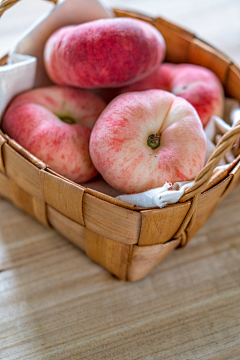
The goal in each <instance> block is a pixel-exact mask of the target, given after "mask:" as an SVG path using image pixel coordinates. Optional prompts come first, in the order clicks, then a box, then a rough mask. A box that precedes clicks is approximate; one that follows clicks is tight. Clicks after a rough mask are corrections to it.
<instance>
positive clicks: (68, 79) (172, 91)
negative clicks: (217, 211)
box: [2, 18, 223, 194]
mask: <svg viewBox="0 0 240 360" xmlns="http://www.w3.org/2000/svg"><path fill="white" fill-rule="evenodd" d="M165 51H166V44H165V41H164V38H163V36H162V35H161V33H160V32H159V31H158V30H157V29H156V28H154V27H153V26H152V25H150V24H148V23H145V22H143V21H140V20H136V19H131V18H113V19H100V20H95V21H91V22H88V23H84V24H81V25H78V26H67V27H64V28H61V29H59V30H58V31H56V32H55V33H53V34H52V35H51V37H50V38H49V39H48V41H47V42H46V44H45V49H44V54H43V56H44V63H45V69H46V72H47V74H48V76H49V78H50V79H51V80H52V81H53V82H54V83H55V84H56V85H53V86H50V87H44V88H38V89H33V90H30V91H28V92H25V93H23V94H20V95H18V96H17V97H16V98H15V99H13V101H12V102H11V103H10V104H9V106H8V108H7V110H6V112H5V115H4V117H3V122H2V129H3V131H4V132H5V133H7V134H8V135H9V136H10V137H12V138H13V139H15V140H16V141H17V142H18V143H19V144H20V145H22V146H23V147H24V148H25V149H27V150H28V151H30V152H31V153H32V154H33V155H35V156H36V157H38V158H39V159H41V160H42V161H44V162H45V163H46V164H48V165H49V166H50V167H51V168H52V169H53V170H55V171H56V172H58V173H59V174H61V175H63V176H65V177H67V178H68V179H70V180H72V181H74V182H77V183H84V182H87V181H89V180H91V179H92V178H94V177H95V176H96V175H97V174H98V173H100V174H101V175H102V177H103V178H104V179H105V181H106V182H107V183H108V184H110V185H111V186H112V187H114V188H115V189H117V190H119V191H121V192H122V193H125V194H129V193H139V192H142V191H146V190H149V189H152V188H156V187H160V186H162V185H163V184H164V183H165V182H172V183H175V182H177V181H187V180H193V179H194V178H195V177H196V175H197V174H198V173H199V171H200V170H201V168H202V167H203V165H204V159H205V152H206V138H205V132H204V127H205V126H206V124H207V123H208V121H209V119H210V118H211V116H212V115H213V114H215V115H218V116H222V111H223V89H222V86H221V84H220V82H219V80H218V78H217V77H216V76H215V75H214V74H213V73H212V72H211V71H209V70H208V69H206V68H203V67H200V66H196V65H191V64H180V65H175V64H169V63H164V62H163V61H164V58H165ZM109 95H110V100H109ZM107 98H108V101H107V100H106V99H107Z"/></svg>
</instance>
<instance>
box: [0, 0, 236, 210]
mask: <svg viewBox="0 0 240 360" xmlns="http://www.w3.org/2000/svg"><path fill="white" fill-rule="evenodd" d="M111 16H113V13H112V11H111V10H110V9H108V8H106V7H104V6H103V5H102V4H101V2H99V1H97V0H88V1H86V0H62V1H60V2H58V5H57V6H56V7H55V8H54V9H53V10H51V11H50V12H49V13H48V14H47V15H44V16H43V17H42V18H40V19H39V20H37V22H35V23H34V24H33V25H32V26H31V27H30V28H29V29H28V30H27V31H26V32H25V33H24V34H22V35H21V37H20V38H19V40H18V41H17V42H16V43H15V44H14V46H13V47H12V49H11V50H10V52H9V57H8V64H7V65H4V66H0V124H1V118H2V115H3V112H4V110H5V109H6V106H7V104H8V103H9V102H10V101H11V100H12V98H13V97H14V96H15V95H17V94H19V93H21V92H23V91H26V90H29V89H31V88H34V87H42V86H47V85H50V84H51V81H50V80H49V78H48V77H47V75H46V72H45V69H44V66H43V61H42V53H43V48H44V44H45V42H46V40H47V38H48V37H49V36H50V35H51V34H52V33H53V32H54V31H55V30H57V29H59V28H60V27H62V26H66V25H76V24H80V23H83V22H86V21H91V20H96V19H99V18H107V17H111ZM224 118H225V120H226V122H225V121H224V120H222V119H221V118H219V117H217V116H213V117H212V118H211V120H210V122H209V123H208V125H207V127H206V129H205V132H206V135H207V152H206V159H205V162H206V161H207V159H208V158H209V157H210V155H211V154H212V152H213V151H214V149H215V147H216V143H217V141H218V140H219V137H221V136H222V135H223V134H225V132H227V131H228V130H229V129H230V128H231V126H232V125H235V124H236V123H237V122H239V121H240V104H239V103H238V101H236V100H233V99H226V102H225V114H224ZM239 145H240V144H239V139H238V140H237V141H236V143H235V146H234V148H233V150H232V151H231V152H229V153H228V154H226V156H225V158H224V159H222V160H221V162H220V163H219V166H218V167H217V168H216V169H215V170H218V169H220V168H226V167H228V163H230V162H231V161H232V160H231V159H234V158H235V156H236V154H237V153H238V152H239ZM192 184H193V181H189V182H177V183H175V184H173V185H172V184H170V183H165V184H164V185H163V186H162V187H160V188H156V189H152V190H149V191H146V192H143V193H139V194H132V195H119V196H117V195H118V194H119V191H117V190H116V189H113V188H112V187H111V186H110V185H109V184H107V183H106V182H105V181H104V180H103V179H102V178H100V179H98V178H96V179H93V180H92V181H90V182H89V183H86V184H82V185H83V186H86V187H89V188H92V189H96V190H97V191H101V192H103V193H106V194H109V195H111V196H116V198H118V199H121V200H124V201H127V202H130V203H133V204H135V205H136V206H141V207H149V208H151V207H160V208H162V207H164V206H166V205H170V204H174V203H177V202H178V200H179V199H180V198H181V196H182V195H183V193H184V191H185V189H186V188H187V187H190V186H191V185H192Z"/></svg>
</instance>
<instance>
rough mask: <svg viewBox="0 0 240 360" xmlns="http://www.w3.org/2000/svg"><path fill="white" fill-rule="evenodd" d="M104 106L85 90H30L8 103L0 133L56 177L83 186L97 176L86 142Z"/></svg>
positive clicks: (65, 88)
mask: <svg viewBox="0 0 240 360" xmlns="http://www.w3.org/2000/svg"><path fill="white" fill-rule="evenodd" d="M105 106H106V104H105V102H104V101H103V100H102V99H100V98H99V97H98V96H97V95H95V94H93V93H91V92H89V91H87V90H81V89H74V88H68V87H60V86H51V87H47V88H39V89H34V90H30V91H28V92H26V93H23V94H21V95H19V96H18V97H16V98H15V99H14V100H13V101H12V102H11V103H10V105H9V107H8V109H7V111H6V113H5V115H4V117H3V122H2V129H3V131H4V132H5V133H6V134H8V135H9V136H10V137H11V138H13V139H14V140H16V141H17V142H18V143H19V144H20V145H21V146H23V147H24V148H25V149H27V150H28V151H30V152H31V153H32V154H33V155H35V156H36V157H38V158H39V159H41V160H42V161H43V162H45V163H46V164H48V165H49V166H50V167H51V168H52V169H53V170H54V171H56V172H57V173H59V174H60V175H63V176H65V177H66V178H68V179H70V180H72V181H75V182H77V183H80V182H85V181H88V180H90V179H91V178H93V177H94V176H96V175H97V170H96V169H95V168H94V166H93V164H92V161H91V158H90V155H89V138H90V133H91V129H92V127H93V125H94V123H95V122H96V120H97V118H98V117H99V115H100V114H101V112H102V111H103V109H104V108H105Z"/></svg>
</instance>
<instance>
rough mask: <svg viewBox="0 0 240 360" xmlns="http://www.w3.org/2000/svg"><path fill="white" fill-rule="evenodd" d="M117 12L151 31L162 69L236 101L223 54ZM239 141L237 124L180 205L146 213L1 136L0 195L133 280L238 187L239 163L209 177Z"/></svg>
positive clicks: (174, 29)
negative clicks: (183, 73) (161, 43)
mask: <svg viewBox="0 0 240 360" xmlns="http://www.w3.org/2000/svg"><path fill="white" fill-rule="evenodd" d="M114 11H115V14H116V16H121V17H132V18H137V19H141V20H143V21H146V22H148V23H150V24H152V25H153V26H155V27H156V28H157V29H158V30H159V31H160V32H161V33H162V35H163V37H164V39H165V41H166V45H167V53H166V59H165V61H166V62H172V63H192V64H196V65H201V66H204V67H206V68H208V69H210V70H212V71H213V72H214V73H215V74H216V75H217V76H218V77H219V79H220V80H221V82H222V84H223V86H224V90H225V94H226V96H228V97H232V98H235V99H237V100H238V101H240V69H239V68H238V67H237V66H236V65H235V64H234V63H233V62H232V61H231V60H229V59H228V58H227V57H226V56H225V55H223V54H222V53H220V52H219V51H217V50H216V49H214V48H213V47H211V46H210V45H208V44H206V43H205V42H203V41H202V40H200V39H199V38H197V37H196V36H195V35H194V34H192V33H190V32H188V31H186V30H184V29H182V28H180V27H178V26H176V25H173V24H172V23H170V22H167V21H166V20H164V19H162V18H156V19H153V18H150V17H147V16H144V15H141V14H138V13H134V12H129V11H124V10H114ZM3 64H4V61H3V62H2V65H3ZM239 136H240V125H236V126H235V127H233V128H232V129H231V130H230V131H229V132H228V133H226V134H225V135H224V136H223V137H222V139H221V140H220V142H219V143H218V145H217V147H216V150H215V151H214V153H213V154H212V156H211V158H210V159H209V161H208V163H207V164H206V165H205V167H204V168H203V170H202V171H201V172H200V173H199V174H198V176H197V178H196V179H195V182H194V185H193V186H191V188H189V189H188V190H187V191H186V192H185V194H184V195H183V197H182V198H181V199H180V201H179V202H178V203H177V204H174V205H168V206H166V207H165V208H162V209H146V208H138V207H136V206H135V205H133V204H130V203H127V202H124V201H121V200H118V199H115V198H114V197H111V196H109V195H106V194H104V193H101V192H98V191H95V190H93V189H90V188H85V187H83V186H80V185H78V184H76V183H74V182H71V181H69V180H68V179H66V178H64V177H62V176H60V175H59V174H57V173H55V172H54V171H52V170H51V169H50V168H49V167H47V165H46V164H44V163H43V162H42V161H40V160H39V159H37V158H36V157H34V156H33V155H31V154H30V153H29V152H27V151H26V150H25V149H23V148H22V147H21V146H20V145H19V144H18V143H16V142H15V141H14V140H12V139H10V138H9V137H8V136H7V135H5V134H4V133H2V132H0V194H1V195H2V196H4V197H6V198H7V199H9V200H11V201H12V202H13V203H14V204H15V205H16V206H18V207H19V208H21V209H22V210H24V211H25V212H27V213H28V214H30V215H32V216H34V217H35V218H36V219H37V220H39V221H40V222H41V223H42V224H44V225H45V226H47V227H52V228H54V229H56V230H57V231H58V232H59V233H61V234H62V235H63V236H65V237H66V238H67V239H68V240H70V241H71V242H73V243H74V244H75V245H76V246H78V247H79V248H81V249H82V250H83V251H85V252H86V254H87V256H89V258H91V259H93V260H94V261H95V262H97V263H98V264H100V265H101V266H103V267H104V268H106V269H108V270H109V271H110V272H111V273H112V274H114V275H116V276H117V277H119V278H120V279H123V280H129V281H136V280H139V279H141V278H143V277H145V276H146V275H147V274H148V273H149V272H150V271H151V269H153V267H155V265H157V264H158V263H159V262H160V261H161V260H162V259H163V258H164V257H165V256H166V255H167V254H168V253H169V252H170V251H172V250H173V249H175V248H179V247H182V246H184V245H186V244H187V242H188V241H189V240H190V239H191V238H192V237H193V236H194V234H195V233H196V232H197V231H198V229H199V228H200V227H201V226H202V225H203V224H204V223H205V221H206V220H207V219H208V218H209V217H210V216H211V214H212V213H213V211H214V210H215V208H216V206H217V205H218V203H219V201H221V199H222V198H223V196H225V194H227V193H228V191H230V190H231V189H232V187H233V186H234V185H235V184H236V183H237V181H238V179H239V177H240V157H238V158H236V159H235V160H234V161H233V162H232V164H231V165H230V166H229V168H228V170H221V171H217V172H214V175H212V174H213V170H214V169H215V167H216V166H217V164H218V162H219V160H220V159H221V158H222V157H223V156H224V154H225V153H226V152H227V151H229V149H230V148H231V147H232V145H233V143H234V142H235V140H236V139H237V137H239ZM179 256H181V253H180V252H179Z"/></svg>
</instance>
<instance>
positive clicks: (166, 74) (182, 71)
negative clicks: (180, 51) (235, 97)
mask: <svg viewBox="0 0 240 360" xmlns="http://www.w3.org/2000/svg"><path fill="white" fill-rule="evenodd" d="M149 89H162V90H167V91H171V92H172V93H173V94H175V95H177V96H181V97H182V98H184V99H186V100H188V101H189V102H190V103H191V104H192V105H193V106H194V107H195V109H196V110H197V112H198V115H199V116H200V119H201V121H202V123H203V126H204V127H205V126H206V125H207V123H208V121H209V120H210V118H211V116H212V115H217V116H220V117H222V116H223V99H224V93H223V87H222V85H221V83H220V81H219V79H218V78H217V76H216V75H215V74H214V73H213V72H212V71H210V70H208V69H206V68H204V67H202V66H197V65H192V64H180V65H174V64H168V63H164V64H161V65H160V66H159V67H158V69H157V71H156V72H155V73H153V74H151V75H150V76H149V77H147V78H145V79H143V80H141V81H139V82H136V83H135V84H133V85H130V86H127V87H125V88H123V89H121V93H125V92H129V91H143V90H149Z"/></svg>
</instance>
